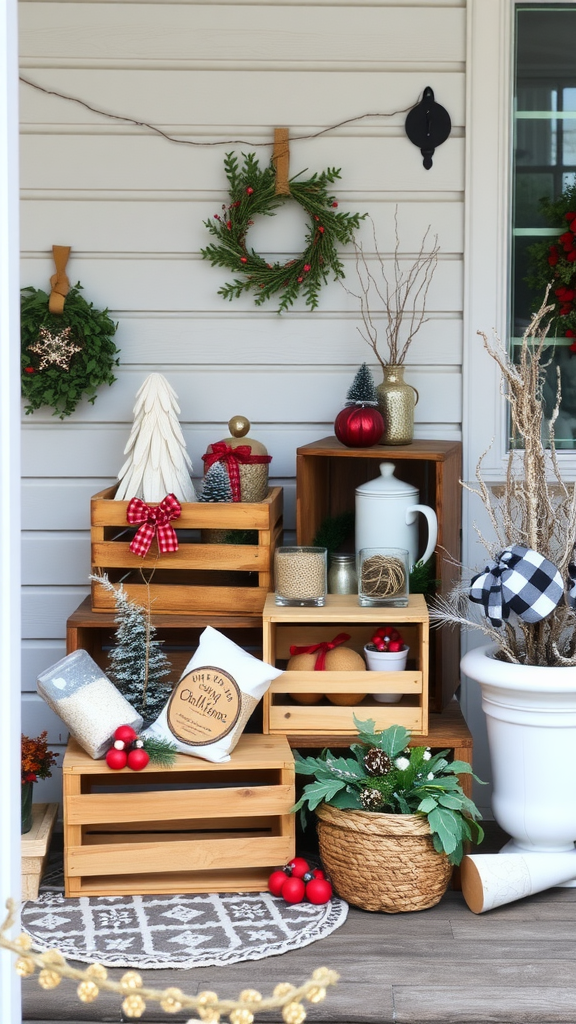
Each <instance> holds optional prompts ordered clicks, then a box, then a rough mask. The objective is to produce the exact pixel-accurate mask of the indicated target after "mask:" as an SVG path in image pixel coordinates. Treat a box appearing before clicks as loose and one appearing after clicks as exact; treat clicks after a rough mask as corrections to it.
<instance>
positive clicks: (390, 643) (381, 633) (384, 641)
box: [370, 626, 405, 653]
mask: <svg viewBox="0 0 576 1024" xmlns="http://www.w3.org/2000/svg"><path fill="white" fill-rule="evenodd" d="M370 643H371V644H374V647H375V648H376V650H377V651H384V652H386V653H387V652H390V653H396V652H397V651H401V650H402V649H403V648H404V646H405V644H404V640H403V639H402V637H401V635H400V633H399V632H398V630H397V629H394V627H393V626H381V627H380V629H377V630H376V632H375V633H374V636H372V637H370Z"/></svg>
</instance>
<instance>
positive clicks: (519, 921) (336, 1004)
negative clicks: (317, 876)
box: [1, 823, 576, 1024]
mask: <svg viewBox="0 0 576 1024" xmlns="http://www.w3.org/2000/svg"><path fill="white" fill-rule="evenodd" d="M487 825H488V826H490V823H487ZM489 833H490V834H489V836H488V837H487V842H486V843H485V845H484V850H485V851H486V852H488V851H489V850H496V849H499V846H500V845H501V843H502V839H501V833H500V834H498V830H497V829H496V827H495V826H493V827H492V828H491V829H490V828H489ZM323 965H325V966H327V967H330V968H332V969H334V970H336V971H338V973H339V974H340V982H339V984H338V986H337V987H336V988H335V989H333V990H331V991H330V993H329V995H328V997H327V999H326V1001H325V1002H324V1003H323V1004H321V1005H320V1006H317V1007H310V1010H309V1014H308V1020H309V1021H310V1022H311V1024H312V1022H314V1021H322V1022H323V1024H392V1022H394V1024H426V1022H429V1021H430V1022H442V1024H468V1022H470V1024H576V889H550V890H549V891H548V892H544V893H540V894H539V895H537V896H533V897H529V898H528V899H525V900H522V901H520V902H517V903H513V904H510V905H509V906H507V907H503V908H500V909H498V910H494V911H491V912H489V913H487V914H485V915H481V916H476V915H474V914H472V913H471V912H470V911H469V910H468V908H467V907H466V904H465V902H464V899H463V897H462V895H461V893H459V892H455V891H449V892H448V893H446V895H445V896H444V898H443V899H442V901H441V903H440V904H439V905H438V906H437V907H434V908H432V909H431V910H427V911H422V912H420V913H412V914H394V915H388V914H371V913H368V912H365V911H361V910H356V909H354V908H352V907H351V908H350V912H349V916H348V920H347V921H346V923H345V924H344V925H343V926H342V927H341V928H339V929H338V930H337V931H336V932H334V933H333V934H332V935H331V936H329V937H328V938H327V939H324V940H322V941H321V942H317V943H315V944H313V945H311V946H307V947H305V948H304V949H302V950H295V951H293V952H291V953H285V954H283V955H282V956H277V957H270V958H269V959H266V960H260V961H252V962H247V963H241V964H234V965H231V966H230V967H226V968H210V967H206V968H198V969H196V970H190V971H143V972H141V973H142V974H143V977H144V984H145V985H146V984H148V985H151V986H153V987H154V988H164V987H168V986H171V985H176V986H178V987H180V988H182V989H183V990H184V991H185V992H188V993H189V994H194V993H196V992H198V991H201V990H202V989H215V990H216V991H217V992H218V994H219V995H220V996H223V997H228V998H235V997H237V996H238V993H239V992H240V991H241V989H242V988H245V987H248V986H250V987H255V988H258V989H260V990H261V991H263V992H264V993H265V994H269V993H271V991H272V989H273V987H274V985H275V984H277V982H279V981H290V982H293V983H299V982H301V981H303V980H305V978H307V977H308V976H309V974H310V972H311V971H312V970H313V969H314V968H315V967H319V966H323ZM122 973H123V972H122V971H121V970H117V971H113V972H111V975H112V976H114V977H119V976H120V975H121V974H122ZM23 991H24V1020H25V1021H36V1022H39V1024H40V1022H41V1024H49V1022H50V1024H54V1022H64V1021H66V1022H74V1024H85V1022H87V1021H101V1022H105V1021H109V1022H121V1021H123V1020H124V1018H123V1016H122V1014H121V1011H120V1009H119V1000H118V999H117V997H116V996H107V995H101V996H100V997H99V999H98V1000H97V1002H96V1003H92V1004H91V1005H86V1006H85V1005H84V1004H82V1003H80V1002H79V1001H78V998H77V996H76V992H75V986H74V984H73V983H71V982H66V981H64V982H62V984H61V985H60V986H59V988H58V989H57V990H55V991H53V992H43V991H42V990H41V989H40V988H39V986H38V984H37V982H36V981H34V980H33V979H30V980H27V981H25V982H24V985H23ZM141 1019H142V1021H144V1022H146V1021H163V1022H167V1021H170V1020H173V1021H178V1022H182V1021H185V1020H186V1019H187V1017H186V1016H184V1015H181V1014H180V1015H174V1016H172V1015H170V1016H168V1015H167V1014H164V1013H163V1012H162V1010H160V1008H159V1007H156V1006H155V1005H153V1004H152V1005H150V1007H149V1008H148V1009H147V1011H146V1013H145V1014H144V1016H143V1017H142V1018H141ZM272 1020H275V1021H279V1020H280V1017H279V1015H278V1014H276V1015H270V1016H266V1015H265V1014H262V1015H258V1017H257V1018H256V1022H258V1021H262V1024H265V1022H266V1021H272ZM1 1024H8V1022H4V1021H3V1022H1Z"/></svg>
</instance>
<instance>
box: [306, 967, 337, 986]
mask: <svg viewBox="0 0 576 1024" xmlns="http://www.w3.org/2000/svg"><path fill="white" fill-rule="evenodd" d="M312 977H313V979H314V981H318V982H320V984H321V985H330V984H334V982H335V981H336V979H337V978H338V975H337V974H335V973H334V971H330V970H328V968H327V967H317V968H316V970H315V971H312Z"/></svg>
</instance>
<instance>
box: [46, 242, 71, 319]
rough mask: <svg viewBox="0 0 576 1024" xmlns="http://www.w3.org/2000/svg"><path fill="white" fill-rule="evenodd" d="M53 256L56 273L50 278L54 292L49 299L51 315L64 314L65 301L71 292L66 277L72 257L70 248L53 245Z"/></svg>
mask: <svg viewBox="0 0 576 1024" xmlns="http://www.w3.org/2000/svg"><path fill="white" fill-rule="evenodd" d="M52 255H53V256H54V264H55V266H56V273H55V274H52V277H51V278H50V284H51V286H52V291H51V292H50V298H49V299H48V309H49V310H50V312H51V313H63V312H64V299H65V298H66V296H67V295H68V292H69V291H70V281H69V280H68V277H67V276H66V264H67V263H68V257H69V256H70V246H69V245H53V246H52Z"/></svg>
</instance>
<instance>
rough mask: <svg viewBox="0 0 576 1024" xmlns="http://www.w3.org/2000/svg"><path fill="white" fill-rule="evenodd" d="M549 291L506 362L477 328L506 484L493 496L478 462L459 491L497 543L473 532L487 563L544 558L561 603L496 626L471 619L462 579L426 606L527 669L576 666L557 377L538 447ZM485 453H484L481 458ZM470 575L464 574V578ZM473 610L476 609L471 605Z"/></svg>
mask: <svg viewBox="0 0 576 1024" xmlns="http://www.w3.org/2000/svg"><path fill="white" fill-rule="evenodd" d="M547 301H548V290H547V291H546V295H545V298H544V301H543V303H542V305H541V307H540V309H539V310H538V312H537V313H535V314H534V316H533V317H532V320H531V323H530V325H529V327H528V329H527V330H526V332H525V334H524V336H523V338H522V341H521V344H520V349H519V353H518V362H513V361H512V360H511V359H510V356H509V355H508V352H507V351H506V349H505V348H504V346H503V344H502V342H501V340H500V339H499V338H498V337H497V336H496V335H494V341H493V342H492V343H491V342H490V341H489V340H488V338H487V336H486V335H485V334H483V333H482V331H479V332H478V334H479V335H480V337H482V338H483V341H484V347H485V348H486V351H487V352H488V354H489V355H490V356H491V357H492V358H493V359H494V360H495V361H496V363H497V364H498V367H499V369H500V372H501V388H502V391H503V394H504V397H505V398H506V401H507V402H508V405H509V409H510V421H511V427H512V436H513V438H514V443H515V444H516V445H517V447H516V449H514V448H511V450H510V453H509V456H508V465H507V471H506V480H505V483H504V485H503V487H502V489H501V492H497V493H495V492H494V491H492V490H491V489H490V488H489V486H488V485H487V484H486V482H485V481H484V480H483V478H482V462H483V459H484V455H482V456H481V458H480V459H479V462H478V465H477V467H476V479H477V481H478V487H477V488H475V487H469V486H467V485H466V484H463V486H464V487H465V488H466V489H467V490H468V491H470V492H471V493H472V494H475V495H477V497H479V498H480V500H481V501H482V504H483V505H484V508H485V509H486V512H487V513H488V518H489V521H490V524H491V526H492V529H493V530H494V534H495V537H496V542H495V543H491V542H489V541H487V540H486V538H485V537H484V536H483V535H482V533H481V532H480V530H479V529H477V528H476V532H477V534H478V537H479V539H480V541H481V542H482V544H483V545H484V547H485V549H486V551H487V552H488V555H489V557H490V558H493V557H494V555H495V554H496V553H497V552H498V551H500V550H502V549H503V548H505V547H508V546H509V545H512V544H521V545H524V546H526V547H528V548H532V549H533V550H534V551H537V552H538V553H539V554H540V555H543V556H544V557H545V558H547V559H549V560H550V561H551V562H552V563H553V564H554V565H555V566H556V567H557V568H558V570H559V572H560V574H561V576H562V578H563V580H564V581H565V583H564V587H565V592H564V598H563V600H562V601H561V602H560V604H559V605H558V606H557V607H556V608H555V610H554V611H553V612H552V613H551V615H549V616H548V617H547V618H545V619H543V620H542V621H541V622H537V623H527V622H524V621H522V620H520V619H518V618H516V616H514V617H513V618H512V617H511V618H510V620H508V621H507V622H505V623H504V624H503V626H502V627H501V628H496V627H494V626H492V625H491V624H490V622H489V620H488V619H486V618H484V617H481V618H477V617H475V616H474V611H473V610H472V609H473V606H471V605H470V602H469V600H468V588H469V583H470V580H469V579H468V580H466V579H464V578H462V579H461V581H460V582H459V584H458V585H457V586H456V588H455V589H454V590H453V591H452V592H451V593H450V594H449V595H447V597H445V598H438V599H436V601H435V602H434V607H433V609H432V619H433V621H434V622H435V623H436V624H443V623H451V624H454V625H457V624H459V625H462V626H464V627H467V628H475V629H480V630H481V631H482V632H483V633H484V634H485V635H486V636H487V637H488V638H489V639H490V640H492V641H493V642H495V643H496V644H497V645H498V647H499V650H500V657H502V659H503V660H505V661H510V662H513V663H516V664H527V665H548V666H554V665H576V612H575V611H574V609H573V608H571V607H570V605H569V604H568V601H567V599H566V598H567V593H566V591H567V583H568V565H569V563H570V562H572V561H573V558H574V545H575V540H576V485H575V484H570V485H567V484H566V483H565V482H564V480H563V479H562V475H561V472H560V467H559V464H558V459H557V455H556V448H555V439H554V423H555V420H556V418H557V416H558V412H559V409H560V400H561V390H560V373H559V371H558V374H557V389H556V403H555V406H554V409H553V411H552V415H551V418H550V421H549V423H548V424H547V426H548V429H549V449H548V450H546V449H545V447H544V444H543V442H542V428H543V425H544V407H543V397H542V388H543V383H544V374H545V369H546V364H545V363H543V359H544V358H545V350H546V348H547V342H546V335H547V333H548V325H545V321H546V318H547V316H548V314H549V312H550V308H551V307H550V306H549V305H548V304H547ZM484 454H486V453H484ZM469 575H470V576H471V575H472V574H471V573H470V574H469ZM475 607H476V608H477V607H478V606H475Z"/></svg>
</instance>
